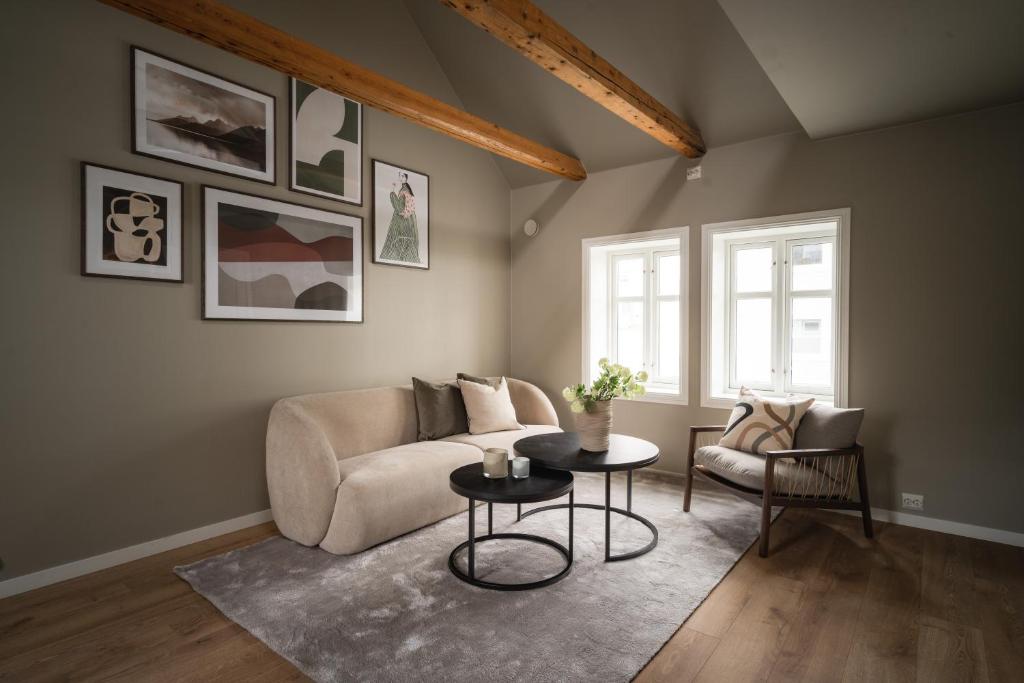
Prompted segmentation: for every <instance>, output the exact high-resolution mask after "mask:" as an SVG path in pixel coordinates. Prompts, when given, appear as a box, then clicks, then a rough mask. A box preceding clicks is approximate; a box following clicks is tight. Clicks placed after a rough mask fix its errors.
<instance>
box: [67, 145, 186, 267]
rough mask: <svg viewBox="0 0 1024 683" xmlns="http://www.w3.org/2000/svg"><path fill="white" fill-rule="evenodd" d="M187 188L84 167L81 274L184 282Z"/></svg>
mask: <svg viewBox="0 0 1024 683" xmlns="http://www.w3.org/2000/svg"><path fill="white" fill-rule="evenodd" d="M181 216H182V184H181V183H179V182H177V181H174V180H167V179H165V178H155V177H153V176H145V175H140V174H138V173H131V172H129V171H121V170H118V169H116V168H110V167H108V166H100V165H99V164H90V163H88V162H84V161H83V162H82V275H94V276H98V277H121V278H130V279H137V280H166V281H168V282H183V281H184V279H183V277H182V272H183V270H182V262H183V260H184V253H185V251H184V239H183V231H182V220H181Z"/></svg>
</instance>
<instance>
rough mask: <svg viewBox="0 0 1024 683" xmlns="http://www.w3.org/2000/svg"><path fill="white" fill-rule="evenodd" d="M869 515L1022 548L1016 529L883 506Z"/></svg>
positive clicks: (1023, 540)
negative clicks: (982, 524) (967, 522)
mask: <svg viewBox="0 0 1024 683" xmlns="http://www.w3.org/2000/svg"><path fill="white" fill-rule="evenodd" d="M833 512H839V513H841V514H844V515H853V516H854V517H860V513H859V512H857V511H856V510H833ZM871 517H872V518H873V519H874V520H875V521H876V522H889V523H890V524H899V525H901V526H909V527H914V528H915V529H927V530H928V531H940V532H942V533H944V534H953V535H954V536H966V537H967V538H977V539H979V540H982V541H992V542H993V543H1003V544H1005V545H1015V546H1017V547H1019V548H1024V534H1022V533H1019V532H1017V531H1006V530H1005V529H993V528H991V527H987V526H977V525H975V524H964V523H963V522H953V521H950V520H948V519H938V518H937V517H925V516H924V515H913V514H910V513H909V512H900V511H898V510H885V509H883V508H871Z"/></svg>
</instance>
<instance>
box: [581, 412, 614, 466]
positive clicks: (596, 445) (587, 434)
mask: <svg viewBox="0 0 1024 683" xmlns="http://www.w3.org/2000/svg"><path fill="white" fill-rule="evenodd" d="M576 432H577V433H578V434H579V435H580V447H581V448H582V449H583V450H585V451H593V452H595V453H600V452H601V451H606V450H608V438H609V437H610V436H611V434H612V402H611V401H595V402H594V403H593V404H592V406H591V409H590V410H584V411H583V412H582V413H576Z"/></svg>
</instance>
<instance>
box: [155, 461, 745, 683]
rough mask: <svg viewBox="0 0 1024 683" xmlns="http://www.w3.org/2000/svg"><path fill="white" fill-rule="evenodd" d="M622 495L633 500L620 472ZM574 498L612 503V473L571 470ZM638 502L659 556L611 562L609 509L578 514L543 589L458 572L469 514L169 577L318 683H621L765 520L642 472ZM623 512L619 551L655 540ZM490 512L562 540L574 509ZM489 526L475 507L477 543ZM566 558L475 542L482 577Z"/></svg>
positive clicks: (736, 504) (252, 550) (545, 568)
mask: <svg viewBox="0 0 1024 683" xmlns="http://www.w3.org/2000/svg"><path fill="white" fill-rule="evenodd" d="M612 486H613V499H612V504H613V505H618V506H620V507H625V475H622V474H618V475H613V479H612ZM575 491H576V492H575V495H576V501H577V502H593V503H603V502H604V477H603V475H600V474H598V475H592V474H577V475H576V485H575ZM529 507H537V506H534V505H531V506H524V509H528V508H529ZM633 509H634V510H635V511H636V512H638V513H640V514H642V515H644V516H646V517H648V518H649V519H650V520H651V521H653V522H654V523H655V524H656V525H657V527H658V529H659V532H660V541H659V544H658V547H657V548H655V549H654V550H653V551H651V552H650V553H648V554H647V555H644V556H642V557H639V558H636V559H633V560H627V561H623V562H612V563H605V562H604V561H603V559H604V546H603V543H604V512H603V511H598V510H586V509H582V510H577V511H576V519H575V534H576V542H575V563H574V566H573V569H572V573H571V574H569V576H567V577H566V578H565V579H563V580H562V581H561V582H559V583H557V584H554V585H552V586H548V587H546V588H541V589H538V590H533V591H517V592H501V591H491V590H486V589H481V588H476V587H474V586H470V585H468V584H466V583H464V582H462V581H460V580H458V579H457V578H455V577H454V576H453V575H452V574H451V573H450V572H449V570H448V564H447V563H448V554H449V553H450V552H451V550H452V548H454V547H455V546H456V545H458V544H459V543H461V542H463V541H465V540H466V537H467V524H468V519H467V513H462V514H460V515H456V516H455V517H450V518H448V519H446V520H443V521H441V522H438V523H437V524H433V525H431V526H428V527H425V528H423V529H421V530H419V531H416V532H413V533H411V534H408V535H406V536H402V537H400V538H397V539H395V540H393V541H390V542H388V543H385V544H383V545H380V546H377V547H376V548H372V549H370V550H367V551H365V552H363V553H360V554H358V555H354V556H349V557H345V556H337V555H331V554H330V553H328V552H325V551H323V550H319V549H317V548H306V547H304V546H301V545H299V544H296V543H294V542H292V541H289V540H287V539H284V538H281V537H276V538H271V539H268V540H266V541H263V542H261V543H257V544H256V545H252V546H249V547H247V548H242V549H240V550H235V551H232V552H229V553H225V554H223V555H220V556H217V557H212V558H208V559H205V560H202V561H200V562H196V563H195V564H191V565H188V566H185V567H178V568H177V569H176V570H175V571H176V573H177V574H178V576H180V577H182V578H183V579H185V580H186V581H188V582H189V583H190V584H191V585H192V587H193V588H194V589H195V590H196V591H197V592H199V593H200V594H201V595H203V596H204V597H205V598H207V599H208V600H209V601H210V602H212V603H213V604H214V605H215V606H216V607H217V608H218V609H220V611H221V612H223V613H224V614H225V615H226V616H227V617H229V618H230V619H232V620H233V621H235V622H237V623H238V624H240V625H241V626H243V627H244V628H245V629H246V630H248V631H249V632H251V633H252V634H253V635H255V636H256V637H257V638H259V639H260V640H262V641H263V642H264V643H266V644H267V645H268V646H269V647H270V648H271V649H273V650H274V651H275V652H277V653H278V654H280V655H281V656H283V657H285V658H286V659H288V660H289V661H290V662H292V663H293V664H295V666H297V667H298V668H299V669H301V670H302V671H303V672H305V673H306V674H307V675H308V676H310V677H311V678H313V679H315V680H317V681H413V680H417V681H441V680H444V681H513V680H521V681H584V680H586V681H626V680H629V679H630V678H632V677H633V676H634V675H635V674H636V673H637V672H638V671H639V670H640V669H641V668H643V666H644V665H645V664H646V663H647V662H648V661H649V660H650V659H651V658H652V657H653V656H654V655H655V654H656V653H657V651H658V650H659V649H660V648H661V646H662V645H663V644H664V643H665V641H666V640H668V639H669V638H670V637H671V636H672V634H673V633H674V632H675V631H676V629H678V628H679V626H680V624H682V623H683V621H685V620H686V618H687V617H688V616H689V615H690V614H691V613H692V612H693V610H694V609H696V608H697V606H698V605H699V604H700V603H701V602H702V601H703V600H704V598H705V597H707V595H708V593H710V592H711V590H712V589H713V588H714V587H715V585H716V584H718V582H719V581H720V580H721V579H722V578H723V577H724V576H725V574H726V573H727V572H728V571H729V569H730V568H732V566H733V565H734V564H735V563H736V561H737V560H738V559H739V557H740V555H742V553H743V552H744V551H745V550H746V549H747V548H748V547H749V546H750V544H751V543H752V542H753V541H754V540H755V539H756V537H757V533H758V520H759V514H760V510H759V508H757V507H756V506H754V505H751V504H750V503H747V502H744V501H742V500H739V499H738V498H735V497H733V496H730V495H729V494H728V493H725V492H720V491H717V490H714V489H712V487H710V486H709V485H706V484H702V482H696V483H695V486H694V500H693V505H692V506H691V511H690V512H689V513H684V512H683V511H682V485H681V482H680V481H674V480H668V479H663V478H660V477H658V476H657V475H646V476H641V475H640V474H638V475H636V476H635V477H634V482H633ZM616 517H618V516H617V515H613V525H612V538H613V541H612V552H613V553H614V552H623V551H628V550H631V549H635V548H639V547H641V546H642V545H644V544H646V543H647V541H648V539H649V538H650V535H649V533H650V532H648V531H647V529H646V528H644V527H643V526H642V525H640V524H639V523H638V522H635V521H633V520H629V519H625V518H621V519H615V518H616ZM494 519H495V524H494V527H495V529H494V530H495V531H496V532H497V531H521V532H526V533H534V534H539V535H544V536H549V537H551V538H553V539H555V540H557V541H559V542H561V543H563V544H564V543H566V540H567V535H568V511H566V510H555V511H549V512H542V513H539V514H537V515H534V516H532V517H529V518H526V519H524V520H522V521H521V522H518V523H516V522H515V506H514V505H495V506H494ZM486 524H487V515H486V508H485V507H481V508H478V512H477V529H478V532H477V533H478V535H480V534H484V533H486V530H487V529H486ZM562 562H563V560H562V558H561V556H560V555H558V554H557V552H556V551H554V550H552V549H550V548H547V547H545V546H541V545H537V544H530V543H525V542H521V541H490V542H487V543H482V544H479V545H478V549H477V560H476V566H477V576H478V577H480V578H486V579H490V580H499V581H511V582H522V581H527V580H535V579H539V578H542V577H544V576H547V575H549V574H553V573H555V572H557V571H558V570H559V568H560V567H561V566H562ZM460 564H461V566H462V567H463V569H465V554H464V553H463V554H462V556H461V563H460Z"/></svg>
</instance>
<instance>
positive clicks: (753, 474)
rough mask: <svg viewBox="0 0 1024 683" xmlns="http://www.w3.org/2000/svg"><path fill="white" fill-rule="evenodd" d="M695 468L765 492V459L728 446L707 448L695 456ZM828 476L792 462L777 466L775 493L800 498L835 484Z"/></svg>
mask: <svg viewBox="0 0 1024 683" xmlns="http://www.w3.org/2000/svg"><path fill="white" fill-rule="evenodd" d="M693 464H694V465H700V466H701V467H703V468H704V469H707V470H708V471H710V472H712V473H714V474H717V475H718V476H720V477H722V478H723V479H727V480H729V481H730V482H732V483H734V484H739V485H740V486H743V487H746V488H748V489H753V490H755V491H764V467H765V456H763V455H756V454H754V453H746V452H744V451H737V450H735V449H732V448H726V447H725V446H704V447H702V448H698V449H697V450H696V451H695V452H694V454H693ZM831 481H832V479H830V478H829V477H828V476H827V475H825V473H824V472H822V471H821V470H819V469H816V468H814V467H807V466H804V467H801V466H800V465H799V464H797V463H796V462H792V461H790V460H789V459H788V458H786V459H782V460H777V461H776V462H775V477H774V485H773V486H772V492H773V493H790V492H792V493H793V494H794V495H800V494H801V492H802V491H807V492H808V493H810V492H813V491H814V490H815V489H816V488H817V487H819V486H820V485H821V484H823V483H828V482H831Z"/></svg>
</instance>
